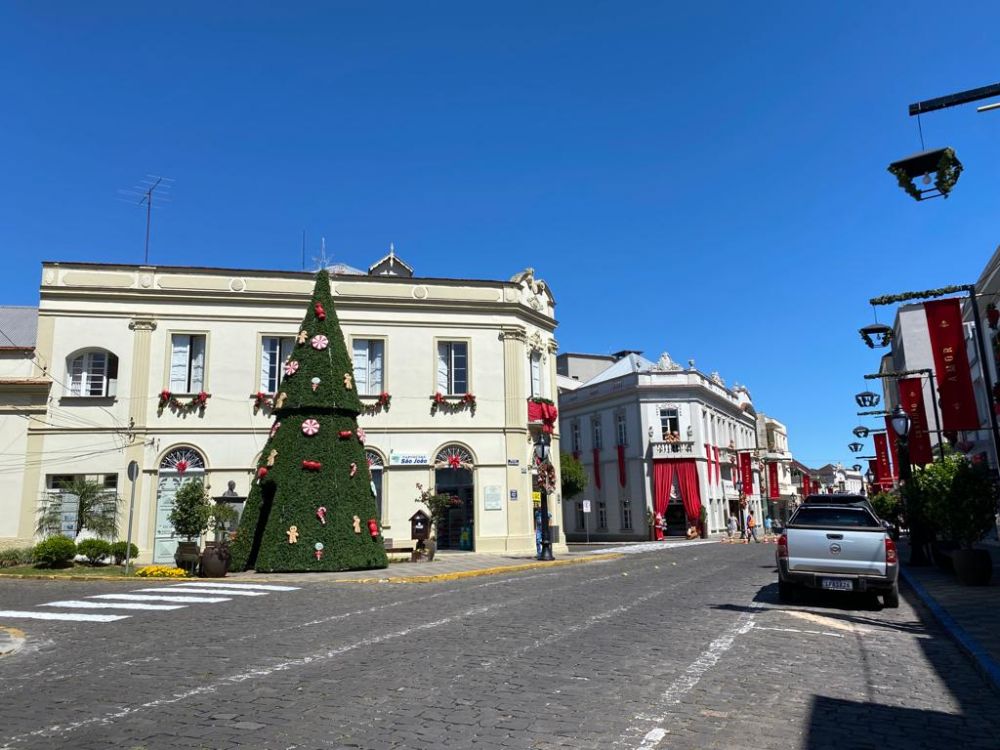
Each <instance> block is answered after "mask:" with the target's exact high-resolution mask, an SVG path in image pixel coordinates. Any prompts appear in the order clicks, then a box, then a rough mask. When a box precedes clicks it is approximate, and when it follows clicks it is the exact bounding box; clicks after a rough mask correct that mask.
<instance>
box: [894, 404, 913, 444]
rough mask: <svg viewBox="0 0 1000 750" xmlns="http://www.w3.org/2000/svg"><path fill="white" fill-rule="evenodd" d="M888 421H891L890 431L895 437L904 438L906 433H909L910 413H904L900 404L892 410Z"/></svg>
mask: <svg viewBox="0 0 1000 750" xmlns="http://www.w3.org/2000/svg"><path fill="white" fill-rule="evenodd" d="M889 421H890V422H891V423H892V431H893V432H895V433H896V437H898V438H899V439H900V440H906V438H907V435H909V434H910V424H911V421H910V415H909V414H907V413H906V411H905V410H904V409H903V407H902V406H896V408H895V409H893V410H892V414H891V415H890V416H889Z"/></svg>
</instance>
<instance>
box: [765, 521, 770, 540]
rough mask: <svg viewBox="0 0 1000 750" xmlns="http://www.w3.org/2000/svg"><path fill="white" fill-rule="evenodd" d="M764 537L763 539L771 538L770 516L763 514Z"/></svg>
mask: <svg viewBox="0 0 1000 750" xmlns="http://www.w3.org/2000/svg"><path fill="white" fill-rule="evenodd" d="M764 538H765V539H770V538H771V517H770V516H764Z"/></svg>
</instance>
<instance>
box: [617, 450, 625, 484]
mask: <svg viewBox="0 0 1000 750" xmlns="http://www.w3.org/2000/svg"><path fill="white" fill-rule="evenodd" d="M618 484H620V485H621V486H622V487H624V486H625V446H624V445H619V446H618Z"/></svg>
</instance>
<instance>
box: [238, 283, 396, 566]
mask: <svg viewBox="0 0 1000 750" xmlns="http://www.w3.org/2000/svg"><path fill="white" fill-rule="evenodd" d="M283 367H284V378H283V380H282V381H281V385H280V387H279V392H278V393H277V394H276V395H275V398H274V402H273V405H272V413H273V416H274V423H273V424H272V426H271V433H270V436H269V438H268V440H267V442H266V443H265V445H264V450H263V452H262V454H261V459H260V464H259V465H258V466H257V469H256V474H255V476H254V479H253V482H252V484H251V488H250V495H249V497H248V498H247V503H246V508H245V510H244V512H243V516H242V518H241V519H240V525H239V529H238V531H237V533H236V539H235V541H234V542H233V544H232V558H231V563H230V567H231V568H232V569H233V570H245V569H248V568H254V569H256V570H258V571H282V570H289V571H291V570H295V571H300V570H302V571H306V570H358V569H367V568H384V567H386V566H387V564H388V560H387V559H386V554H385V547H384V546H383V544H382V533H381V529H380V527H379V521H378V518H377V515H376V506H375V487H374V485H373V484H372V480H371V472H370V470H369V468H368V461H367V460H366V459H365V448H364V441H365V434H364V430H362V429H361V428H360V427H358V414H359V413H360V412H361V411H362V408H363V407H362V405H361V401H360V399H359V398H358V394H357V391H356V390H355V388H354V383H353V370H352V368H351V360H350V358H349V357H348V356H347V346H346V345H345V343H344V335H343V333H342V332H341V330H340V322H339V321H338V320H337V314H336V312H335V311H334V309H333V298H332V297H331V296H330V277H329V275H328V274H327V272H326V271H325V270H322V271H320V272H319V273H318V274H317V275H316V286H315V289H314V290H313V296H312V301H311V302H310V303H309V309H308V311H307V312H306V316H305V318H304V319H303V321H302V325H301V326H300V327H299V334H298V336H297V337H296V340H295V347H294V349H293V350H292V353H291V355H290V356H289V357H288V360H287V361H286V362H285V363H284V365H283Z"/></svg>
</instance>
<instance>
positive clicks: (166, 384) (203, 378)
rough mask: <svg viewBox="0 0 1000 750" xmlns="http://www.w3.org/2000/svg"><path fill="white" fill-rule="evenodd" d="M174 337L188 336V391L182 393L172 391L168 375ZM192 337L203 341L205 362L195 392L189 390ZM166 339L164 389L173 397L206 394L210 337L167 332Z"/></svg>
mask: <svg viewBox="0 0 1000 750" xmlns="http://www.w3.org/2000/svg"><path fill="white" fill-rule="evenodd" d="M175 336H188V337H189V340H188V345H189V348H188V379H187V387H188V390H183V391H181V390H174V388H173V382H172V380H171V374H170V371H171V369H172V368H171V363H172V362H173V357H174V337H175ZM194 336H201V337H202V338H204V339H205V349H204V352H205V353H204V359H205V361H204V363H203V364H202V372H201V381H202V382H201V387H200V388H198V389H197V390H193V389H192V388H191V386H192V383H191V349H190V337H194ZM166 339H167V341H166V349H167V352H166V358H165V362H164V388H165V389H166V390H168V391H170V392H171V393H172V394H174V395H175V396H176V395H196V394H198V393H199V392H201V391H205V392H208V383H209V378H208V373H209V367H208V362H209V353H210V346H211V337H210V336H209V335H208V331H195V330H171V331H169V332H168V334H167V337H166ZM244 382H245V381H244Z"/></svg>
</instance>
